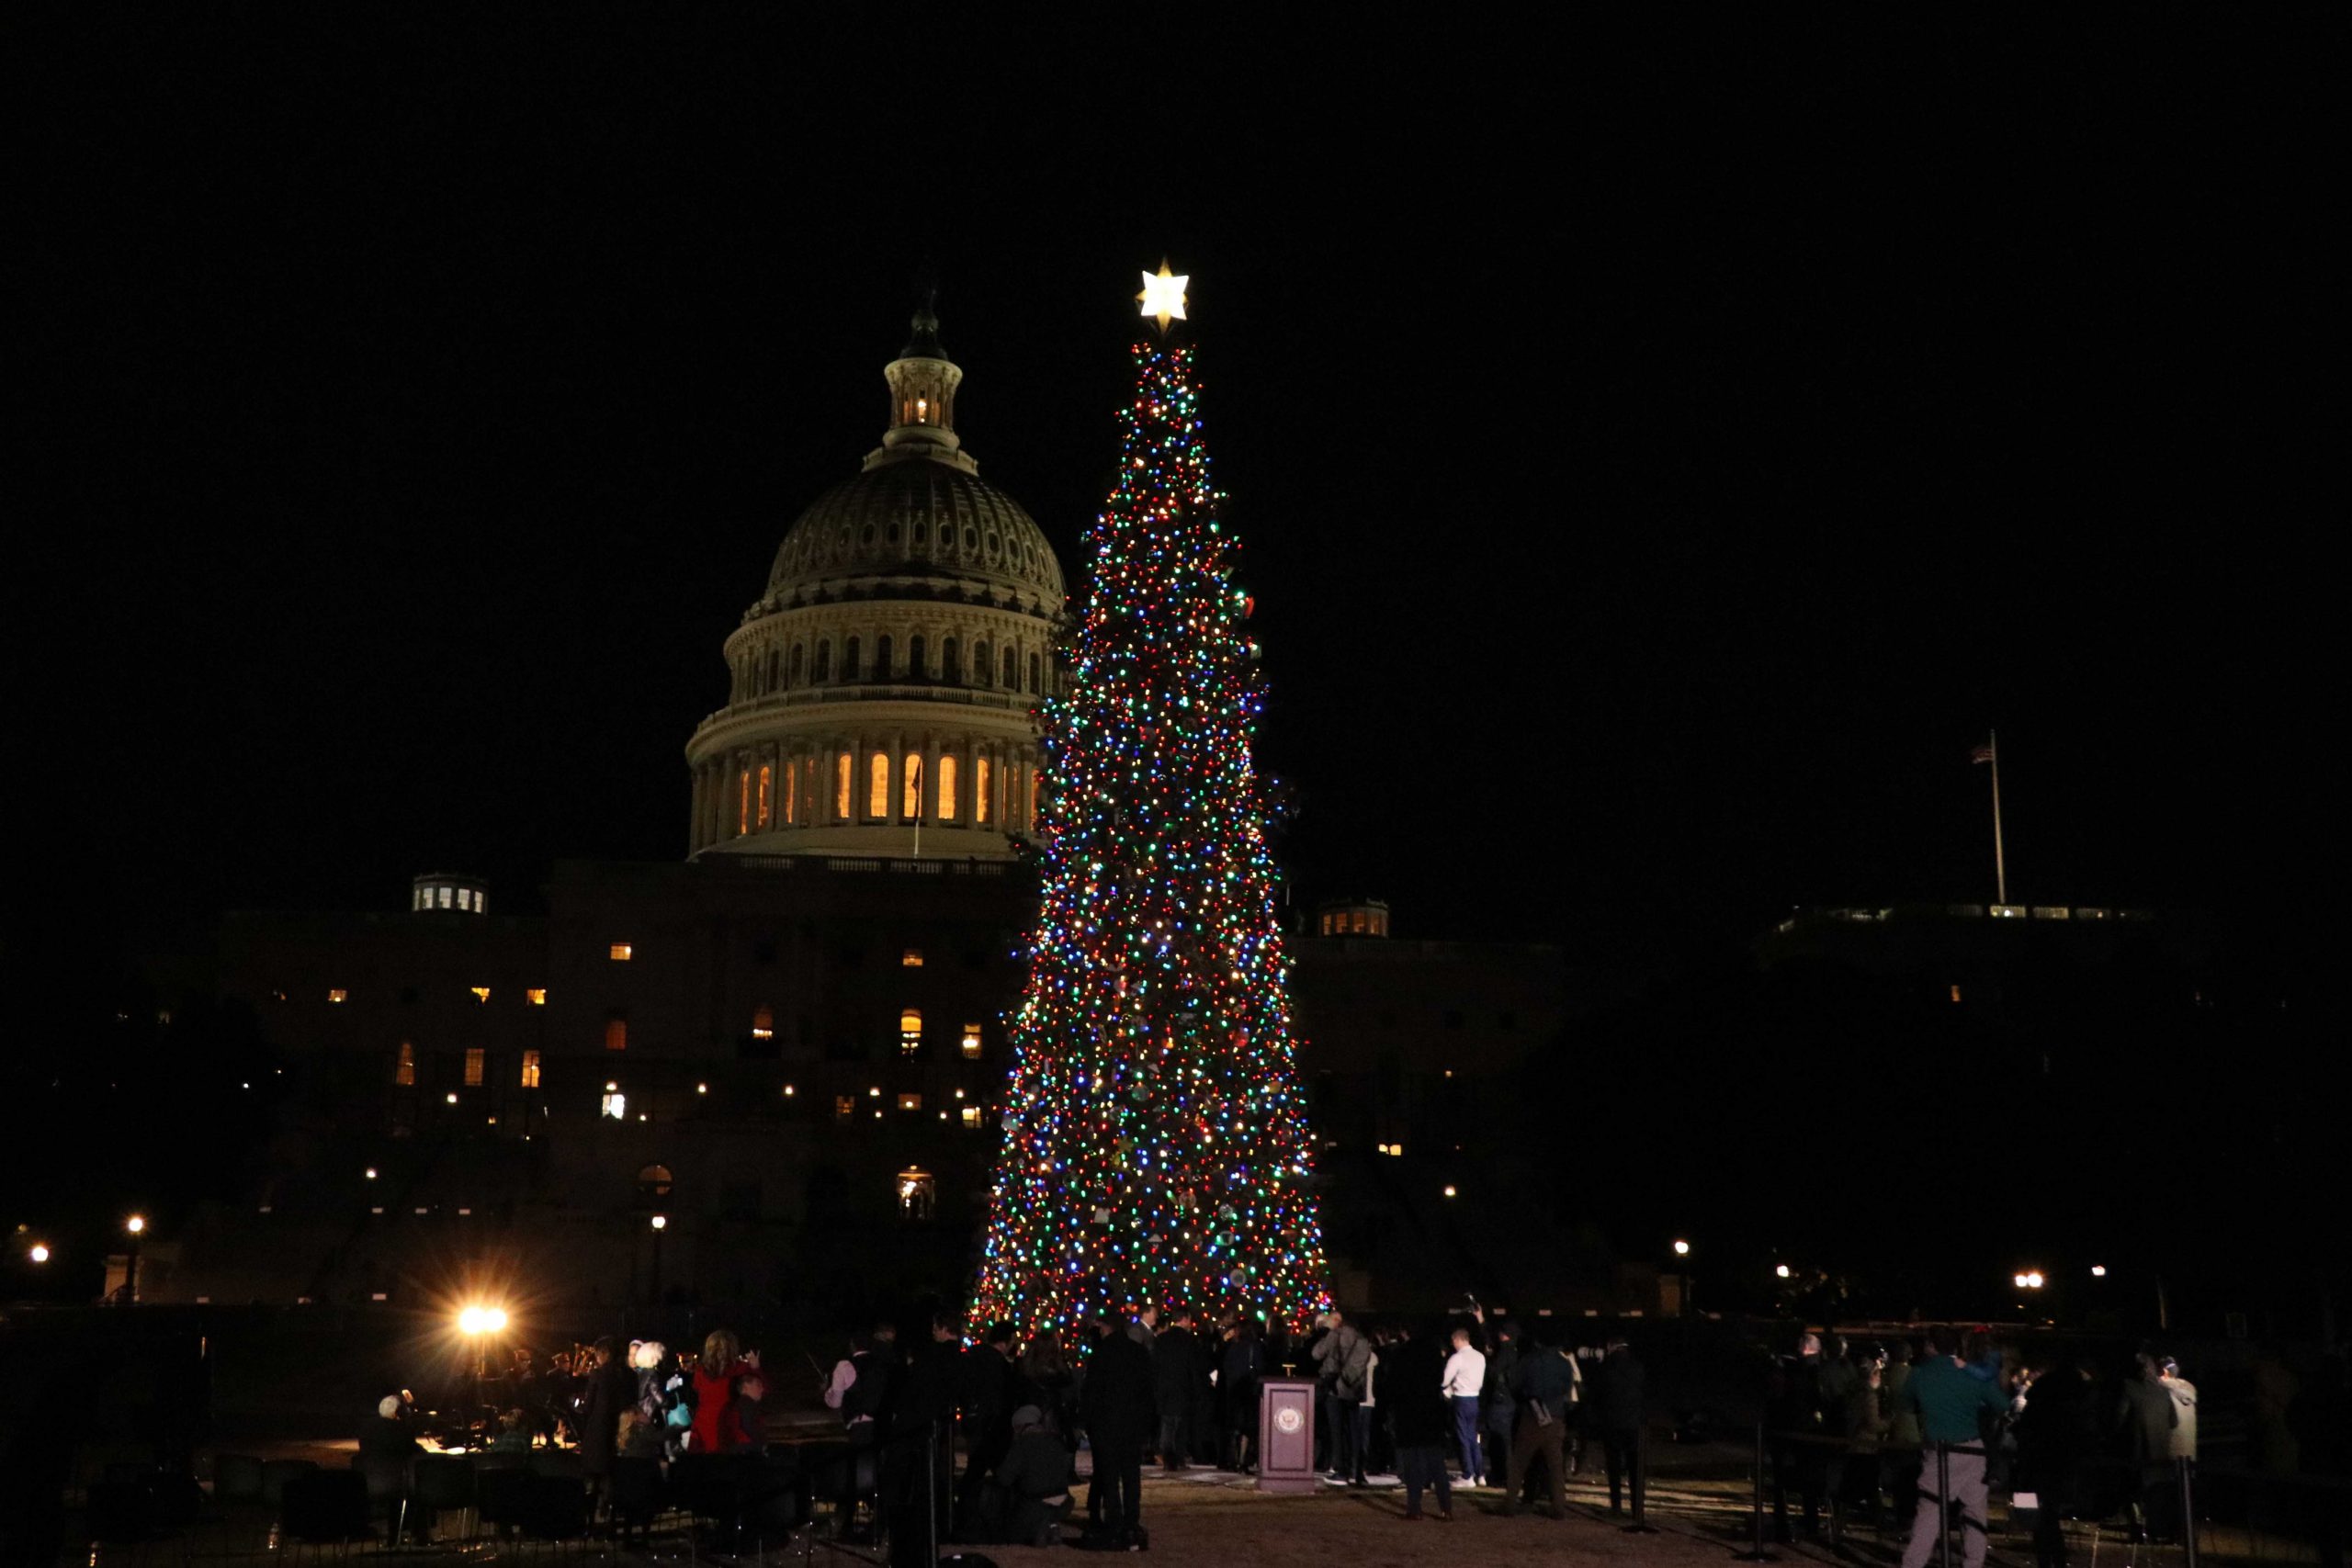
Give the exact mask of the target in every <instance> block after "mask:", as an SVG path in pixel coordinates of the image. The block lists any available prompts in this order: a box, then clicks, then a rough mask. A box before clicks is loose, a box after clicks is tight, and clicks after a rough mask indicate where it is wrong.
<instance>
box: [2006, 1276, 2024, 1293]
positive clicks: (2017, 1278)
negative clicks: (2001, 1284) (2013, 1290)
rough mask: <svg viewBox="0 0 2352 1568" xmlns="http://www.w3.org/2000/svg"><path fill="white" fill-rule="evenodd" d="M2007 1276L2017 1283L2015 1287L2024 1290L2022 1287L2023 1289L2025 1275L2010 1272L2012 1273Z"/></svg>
mask: <svg viewBox="0 0 2352 1568" xmlns="http://www.w3.org/2000/svg"><path fill="white" fill-rule="evenodd" d="M2009 1278H2010V1280H2012V1281H2013V1282H2014V1283H2015V1284H2016V1285H2017V1288H2018V1290H2020V1291H2022V1290H2024V1289H2025V1276H2024V1275H2022V1274H2012V1275H2010V1276H2009Z"/></svg>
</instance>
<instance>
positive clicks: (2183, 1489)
mask: <svg viewBox="0 0 2352 1568" xmlns="http://www.w3.org/2000/svg"><path fill="white" fill-rule="evenodd" d="M2172 1462H2173V1464H2174V1466H2175V1467H2176V1468H2177V1470H2178V1471H2179V1472H2180V1561H2181V1568H2197V1507H2196V1498H2195V1497H2194V1496H2193V1495H2191V1494H2192V1492H2193V1490H2194V1486H2193V1483H2191V1482H2190V1480H2189V1478H2188V1465H2189V1461H2188V1455H2187V1454H2183V1455H2181V1456H2180V1457H2179V1458H2178V1459H2176V1460H2174V1461H2172Z"/></svg>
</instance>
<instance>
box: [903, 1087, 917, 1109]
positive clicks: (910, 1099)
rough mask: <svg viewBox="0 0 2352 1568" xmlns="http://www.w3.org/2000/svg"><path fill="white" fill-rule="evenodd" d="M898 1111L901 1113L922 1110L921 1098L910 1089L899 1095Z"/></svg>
mask: <svg viewBox="0 0 2352 1568" xmlns="http://www.w3.org/2000/svg"><path fill="white" fill-rule="evenodd" d="M899 1110H901V1111H921V1110H922V1095H920V1094H917V1093H915V1092H914V1091H913V1090H911V1089H909V1090H907V1091H905V1092H903V1093H901V1094H900V1095H899Z"/></svg>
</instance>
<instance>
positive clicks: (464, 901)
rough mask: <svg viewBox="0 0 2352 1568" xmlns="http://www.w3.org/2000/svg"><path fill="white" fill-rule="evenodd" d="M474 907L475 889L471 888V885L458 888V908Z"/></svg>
mask: <svg viewBox="0 0 2352 1568" xmlns="http://www.w3.org/2000/svg"><path fill="white" fill-rule="evenodd" d="M473 907H474V890H473V889H472V888H470V887H460V888H458V908H460V909H470V908H473Z"/></svg>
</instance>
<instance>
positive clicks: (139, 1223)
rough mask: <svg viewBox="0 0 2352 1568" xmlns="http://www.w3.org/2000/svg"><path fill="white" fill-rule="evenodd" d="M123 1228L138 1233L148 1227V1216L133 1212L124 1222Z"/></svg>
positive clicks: (131, 1232)
mask: <svg viewBox="0 0 2352 1568" xmlns="http://www.w3.org/2000/svg"><path fill="white" fill-rule="evenodd" d="M122 1228H123V1229H125V1230H127V1231H129V1232H130V1234H131V1235H138V1234H139V1233H140V1232H141V1231H143V1230H145V1229H146V1228H147V1216H146V1215H144V1214H133V1215H131V1216H130V1218H129V1219H127V1220H125V1221H123V1222H122Z"/></svg>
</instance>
